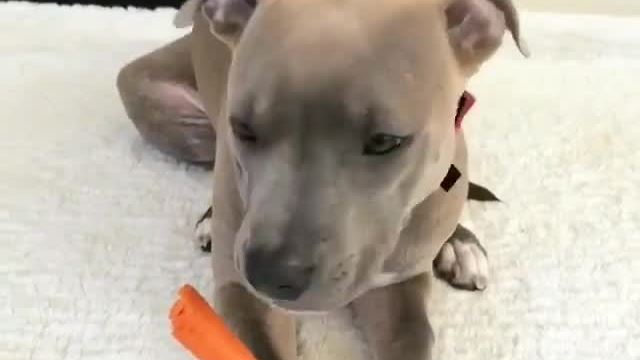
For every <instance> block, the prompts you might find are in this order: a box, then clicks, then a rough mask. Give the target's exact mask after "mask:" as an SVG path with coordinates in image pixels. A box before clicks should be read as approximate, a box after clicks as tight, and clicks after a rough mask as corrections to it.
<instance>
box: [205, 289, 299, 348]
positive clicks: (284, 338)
mask: <svg viewBox="0 0 640 360" xmlns="http://www.w3.org/2000/svg"><path fill="white" fill-rule="evenodd" d="M216 309H217V311H218V312H219V313H220V315H222V317H223V318H224V320H225V322H226V324H227V325H229V327H230V328H231V329H232V331H234V333H235V334H236V335H237V336H238V337H239V338H240V339H241V340H242V341H243V342H244V343H245V344H246V345H247V346H248V347H249V349H250V350H251V351H252V352H253V354H254V355H255V356H256V358H257V359H259V360H296V359H297V339H296V323H295V320H294V318H293V317H291V316H289V315H287V314H285V313H284V312H282V311H280V310H277V309H275V308H272V307H269V306H267V305H266V304H264V303H262V302H261V301H259V300H258V299H257V298H256V297H255V296H253V295H252V294H250V293H249V292H248V291H247V290H246V289H245V288H244V287H243V286H242V285H240V284H235V283H231V284H228V285H225V286H222V287H220V288H218V289H217V291H216Z"/></svg>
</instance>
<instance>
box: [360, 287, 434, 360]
mask: <svg viewBox="0 0 640 360" xmlns="http://www.w3.org/2000/svg"><path fill="white" fill-rule="evenodd" d="M428 285H429V277H428V275H427V274H424V275H420V276H417V277H415V278H413V279H410V280H408V281H405V282H403V283H399V284H395V285H391V286H387V287H384V288H380V289H375V290H372V291H370V292H368V293H366V294H364V295H363V296H361V297H360V298H358V299H357V300H355V301H354V302H353V303H352V305H351V308H352V310H353V313H354V317H355V322H356V325H358V326H359V327H360V328H361V329H362V331H363V333H364V335H365V337H366V339H367V341H368V342H369V346H370V348H371V351H372V353H373V358H374V359H375V360H398V359H402V360H428V359H431V349H432V347H433V343H434V335H433V331H432V329H431V325H430V324H429V319H428V317H427V312H426V307H425V296H426V293H427V287H428Z"/></svg>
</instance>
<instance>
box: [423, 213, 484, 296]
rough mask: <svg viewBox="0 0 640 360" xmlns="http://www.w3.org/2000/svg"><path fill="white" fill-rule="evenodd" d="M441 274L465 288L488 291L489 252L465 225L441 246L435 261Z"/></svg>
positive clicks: (443, 278)
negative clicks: (486, 289)
mask: <svg viewBox="0 0 640 360" xmlns="http://www.w3.org/2000/svg"><path fill="white" fill-rule="evenodd" d="M433 268H434V272H435V274H436V276H437V277H439V278H440V279H442V280H444V281H446V282H448V283H449V285H451V286H453V287H455V288H458V289H463V290H470V291H476V290H484V289H485V288H486V287H487V284H488V282H489V261H488V258H487V252H486V250H485V249H484V248H483V247H482V245H481V244H480V241H478V238H476V236H475V235H474V234H473V233H472V232H471V231H469V230H468V229H466V228H464V227H463V226H461V225H458V227H457V228H456V230H455V232H454V233H453V235H451V237H450V238H449V239H448V240H447V242H446V243H445V244H444V245H443V246H442V249H440V253H439V254H438V256H437V257H436V259H435V260H434V263H433Z"/></svg>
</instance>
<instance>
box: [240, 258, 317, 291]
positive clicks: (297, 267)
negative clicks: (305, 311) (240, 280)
mask: <svg viewBox="0 0 640 360" xmlns="http://www.w3.org/2000/svg"><path fill="white" fill-rule="evenodd" d="M313 270H314V267H313V266H309V265H305V264H301V263H299V262H297V261H291V260H290V259H287V257H285V256H282V255H280V254H278V253H277V252H276V253H272V252H269V251H264V250H261V249H255V250H254V249H250V250H249V251H248V252H247V254H246V262H245V271H246V276H247V280H248V281H249V283H250V284H251V286H253V287H254V288H255V289H256V290H257V291H258V292H260V293H262V294H264V295H266V296H268V297H270V298H272V299H273V300H283V301H293V300H296V299H298V298H299V297H300V296H302V294H303V293H304V292H305V290H307V288H308V287H309V283H310V282H311V276H312V275H313Z"/></svg>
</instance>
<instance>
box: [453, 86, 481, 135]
mask: <svg viewBox="0 0 640 360" xmlns="http://www.w3.org/2000/svg"><path fill="white" fill-rule="evenodd" d="M475 102H476V98H475V97H473V95H471V94H470V93H469V92H467V91H465V92H464V93H462V96H461V97H460V100H458V112H457V113H456V118H455V124H456V130H460V128H461V127H462V120H463V119H464V117H465V116H466V115H467V113H468V112H469V110H470V109H471V107H473V104H475Z"/></svg>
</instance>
